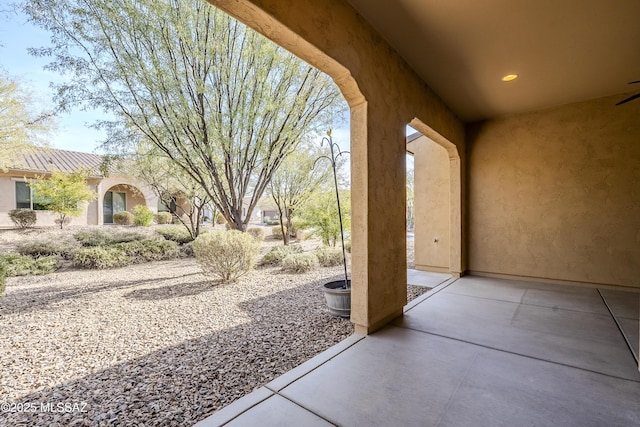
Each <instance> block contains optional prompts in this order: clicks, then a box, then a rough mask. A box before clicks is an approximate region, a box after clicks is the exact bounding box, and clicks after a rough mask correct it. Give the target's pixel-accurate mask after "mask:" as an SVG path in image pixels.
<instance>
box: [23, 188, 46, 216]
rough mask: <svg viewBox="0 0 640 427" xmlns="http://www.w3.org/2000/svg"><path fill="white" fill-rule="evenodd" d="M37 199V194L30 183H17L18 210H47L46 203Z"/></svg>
mask: <svg viewBox="0 0 640 427" xmlns="http://www.w3.org/2000/svg"><path fill="white" fill-rule="evenodd" d="M35 199H36V198H35V194H34V192H33V190H32V189H31V187H29V184H28V183H26V182H20V181H19V182H16V209H34V210H37V211H45V210H47V207H46V204H45V203H43V202H42V201H40V202H39V201H38V200H35Z"/></svg>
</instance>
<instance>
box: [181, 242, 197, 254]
mask: <svg viewBox="0 0 640 427" xmlns="http://www.w3.org/2000/svg"><path fill="white" fill-rule="evenodd" d="M194 256H195V255H194V253H193V241H191V242H189V243H185V244H184V245H180V247H179V248H178V257H180V258H193V257H194Z"/></svg>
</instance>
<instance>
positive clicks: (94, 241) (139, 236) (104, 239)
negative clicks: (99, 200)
mask: <svg viewBox="0 0 640 427" xmlns="http://www.w3.org/2000/svg"><path fill="white" fill-rule="evenodd" d="M73 237H75V239H76V240H77V241H78V242H80V243H81V244H82V246H105V245H113V244H116V243H122V242H131V241H134V240H143V239H146V238H148V236H147V235H146V234H144V233H139V232H136V231H124V232H118V231H114V230H83V231H78V232H77V233H76V234H74V235H73Z"/></svg>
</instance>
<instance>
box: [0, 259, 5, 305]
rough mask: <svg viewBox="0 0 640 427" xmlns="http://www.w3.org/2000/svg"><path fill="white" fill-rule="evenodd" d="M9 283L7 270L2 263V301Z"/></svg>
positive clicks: (0, 297)
mask: <svg viewBox="0 0 640 427" xmlns="http://www.w3.org/2000/svg"><path fill="white" fill-rule="evenodd" d="M6 285H7V271H6V268H5V266H4V265H3V264H0V301H2V297H3V296H4V289H5V287H6Z"/></svg>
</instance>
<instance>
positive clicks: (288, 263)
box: [281, 252, 318, 273]
mask: <svg viewBox="0 0 640 427" xmlns="http://www.w3.org/2000/svg"><path fill="white" fill-rule="evenodd" d="M281 266H282V270H283V271H287V272H289V273H306V272H307V271H311V270H313V269H314V268H316V267H317V266H318V258H317V257H316V256H315V254H313V253H311V252H303V253H301V254H289V255H287V256H286V257H285V258H284V259H283V260H282V263H281Z"/></svg>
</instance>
